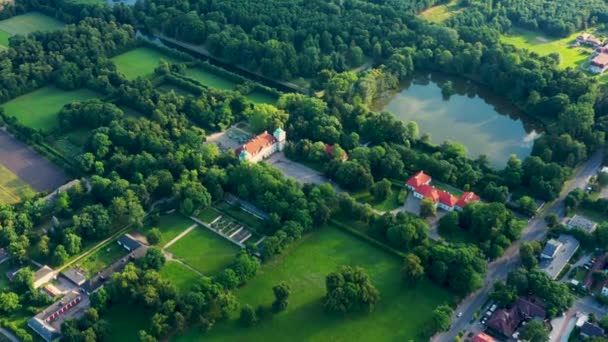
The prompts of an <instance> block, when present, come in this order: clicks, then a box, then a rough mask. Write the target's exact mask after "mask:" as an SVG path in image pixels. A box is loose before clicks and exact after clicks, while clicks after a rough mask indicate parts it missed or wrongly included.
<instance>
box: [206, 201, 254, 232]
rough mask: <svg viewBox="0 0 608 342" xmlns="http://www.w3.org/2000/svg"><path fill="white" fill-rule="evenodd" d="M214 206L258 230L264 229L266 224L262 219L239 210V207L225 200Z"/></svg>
mask: <svg viewBox="0 0 608 342" xmlns="http://www.w3.org/2000/svg"><path fill="white" fill-rule="evenodd" d="M215 207H216V208H217V209H218V210H219V211H221V212H222V213H223V214H224V215H226V216H228V217H232V218H233V219H235V220H237V221H239V222H241V223H242V224H245V225H247V226H248V227H250V228H253V229H255V230H257V231H259V232H263V231H264V229H266V224H265V223H264V221H263V220H260V219H259V218H257V217H255V216H253V215H251V214H249V213H248V212H245V211H243V210H241V208H238V207H235V206H232V205H230V204H228V203H226V202H220V203H219V204H216V205H215Z"/></svg>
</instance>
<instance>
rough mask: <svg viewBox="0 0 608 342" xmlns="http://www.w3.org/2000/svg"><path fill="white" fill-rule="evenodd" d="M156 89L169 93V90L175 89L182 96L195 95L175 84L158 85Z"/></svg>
mask: <svg viewBox="0 0 608 342" xmlns="http://www.w3.org/2000/svg"><path fill="white" fill-rule="evenodd" d="M156 89H158V90H160V91H161V92H163V93H168V92H171V91H173V92H175V94H177V95H181V96H194V94H193V93H191V92H189V91H187V90H186V89H184V88H181V87H178V86H176V85H173V84H161V85H159V86H158V87H156Z"/></svg>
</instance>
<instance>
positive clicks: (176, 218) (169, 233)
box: [140, 213, 194, 247]
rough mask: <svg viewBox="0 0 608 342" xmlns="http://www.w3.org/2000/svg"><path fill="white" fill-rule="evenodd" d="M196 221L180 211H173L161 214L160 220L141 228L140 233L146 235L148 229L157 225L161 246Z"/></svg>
mask: <svg viewBox="0 0 608 342" xmlns="http://www.w3.org/2000/svg"><path fill="white" fill-rule="evenodd" d="M193 224H194V221H192V220H190V219H189V218H187V217H185V216H183V215H182V214H179V213H173V214H169V215H165V216H161V217H160V219H159V220H158V222H155V223H153V224H149V225H147V226H146V227H144V228H143V229H142V230H140V233H141V234H143V235H146V234H147V232H148V230H150V229H152V228H154V227H157V228H158V229H160V233H161V237H160V242H159V243H158V245H159V246H160V247H162V246H164V245H166V244H167V243H168V242H169V241H171V240H173V239H175V237H177V236H178V235H179V234H181V233H182V232H183V231H184V230H186V229H188V227H190V226H192V225H193Z"/></svg>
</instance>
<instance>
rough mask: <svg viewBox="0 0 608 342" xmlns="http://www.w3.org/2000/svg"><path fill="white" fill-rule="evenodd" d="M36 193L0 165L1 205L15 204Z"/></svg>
mask: <svg viewBox="0 0 608 342" xmlns="http://www.w3.org/2000/svg"><path fill="white" fill-rule="evenodd" d="M34 193H35V191H34V190H33V189H32V188H31V187H30V186H29V185H28V184H27V183H26V182H24V181H22V180H21V179H20V178H19V177H17V175H15V174H14V173H13V172H12V171H11V170H9V169H7V168H6V167H4V165H2V164H0V204H13V203H17V202H19V201H20V200H21V198H22V197H26V196H29V195H31V194H34Z"/></svg>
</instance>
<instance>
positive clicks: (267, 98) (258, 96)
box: [247, 90, 278, 104]
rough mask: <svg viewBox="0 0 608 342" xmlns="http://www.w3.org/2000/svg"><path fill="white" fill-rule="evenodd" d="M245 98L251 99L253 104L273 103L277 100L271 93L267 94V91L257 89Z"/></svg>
mask: <svg viewBox="0 0 608 342" xmlns="http://www.w3.org/2000/svg"><path fill="white" fill-rule="evenodd" d="M247 99H249V101H251V102H253V103H255V104H262V103H268V104H275V103H277V100H278V98H277V97H276V96H274V95H272V94H269V93H267V92H262V91H257V90H256V91H254V92H253V93H251V94H248V95H247Z"/></svg>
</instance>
